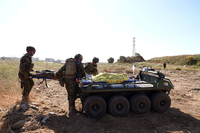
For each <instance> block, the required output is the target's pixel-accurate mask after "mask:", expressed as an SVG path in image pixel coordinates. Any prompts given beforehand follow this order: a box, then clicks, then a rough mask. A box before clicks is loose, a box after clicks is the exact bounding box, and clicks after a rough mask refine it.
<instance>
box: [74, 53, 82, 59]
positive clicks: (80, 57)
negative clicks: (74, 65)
mask: <svg viewBox="0 0 200 133" xmlns="http://www.w3.org/2000/svg"><path fill="white" fill-rule="evenodd" d="M74 58H75V59H76V60H78V59H80V61H82V60H83V56H82V55H81V54H76V55H75V57H74Z"/></svg>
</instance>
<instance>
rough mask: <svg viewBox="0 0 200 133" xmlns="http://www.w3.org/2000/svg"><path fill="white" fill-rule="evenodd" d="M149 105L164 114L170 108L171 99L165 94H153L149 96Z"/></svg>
mask: <svg viewBox="0 0 200 133" xmlns="http://www.w3.org/2000/svg"><path fill="white" fill-rule="evenodd" d="M151 105H152V108H153V109H154V110H155V111H157V112H165V111H167V110H168V109H169V108H170V106H171V99H170V97H169V96H168V95H167V94H165V93H161V92H158V93H154V94H153V95H152V96H151Z"/></svg>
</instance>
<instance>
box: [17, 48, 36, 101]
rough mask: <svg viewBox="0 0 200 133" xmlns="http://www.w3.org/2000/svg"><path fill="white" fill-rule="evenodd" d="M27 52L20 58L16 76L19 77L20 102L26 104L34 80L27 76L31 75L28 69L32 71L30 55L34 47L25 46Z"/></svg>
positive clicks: (33, 51)
mask: <svg viewBox="0 0 200 133" xmlns="http://www.w3.org/2000/svg"><path fill="white" fill-rule="evenodd" d="M26 51H27V53H26V54H25V55H24V56H23V57H22V58H21V59H20V65H19V73H18V76H19V78H20V79H21V88H22V89H23V91H22V101H21V103H22V104H28V100H29V93H30V91H31V89H32V87H33V85H34V82H33V80H32V79H31V78H29V76H31V74H30V71H33V66H34V64H33V62H32V56H33V55H34V54H35V51H36V50H35V48H34V47H31V46H28V47H27V48H26Z"/></svg>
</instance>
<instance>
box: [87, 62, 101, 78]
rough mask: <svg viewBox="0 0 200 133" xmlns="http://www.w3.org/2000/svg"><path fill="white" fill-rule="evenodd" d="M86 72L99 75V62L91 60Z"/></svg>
mask: <svg viewBox="0 0 200 133" xmlns="http://www.w3.org/2000/svg"><path fill="white" fill-rule="evenodd" d="M85 72H86V73H87V74H92V75H94V76H95V75H97V74H98V70H97V64H94V63H91V62H89V63H88V64H87V65H86V66H85Z"/></svg>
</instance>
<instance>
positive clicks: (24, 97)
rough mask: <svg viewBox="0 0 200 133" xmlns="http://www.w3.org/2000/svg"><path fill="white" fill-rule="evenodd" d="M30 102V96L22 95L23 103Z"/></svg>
mask: <svg viewBox="0 0 200 133" xmlns="http://www.w3.org/2000/svg"><path fill="white" fill-rule="evenodd" d="M28 103H29V96H22V101H21V104H26V105H28Z"/></svg>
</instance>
